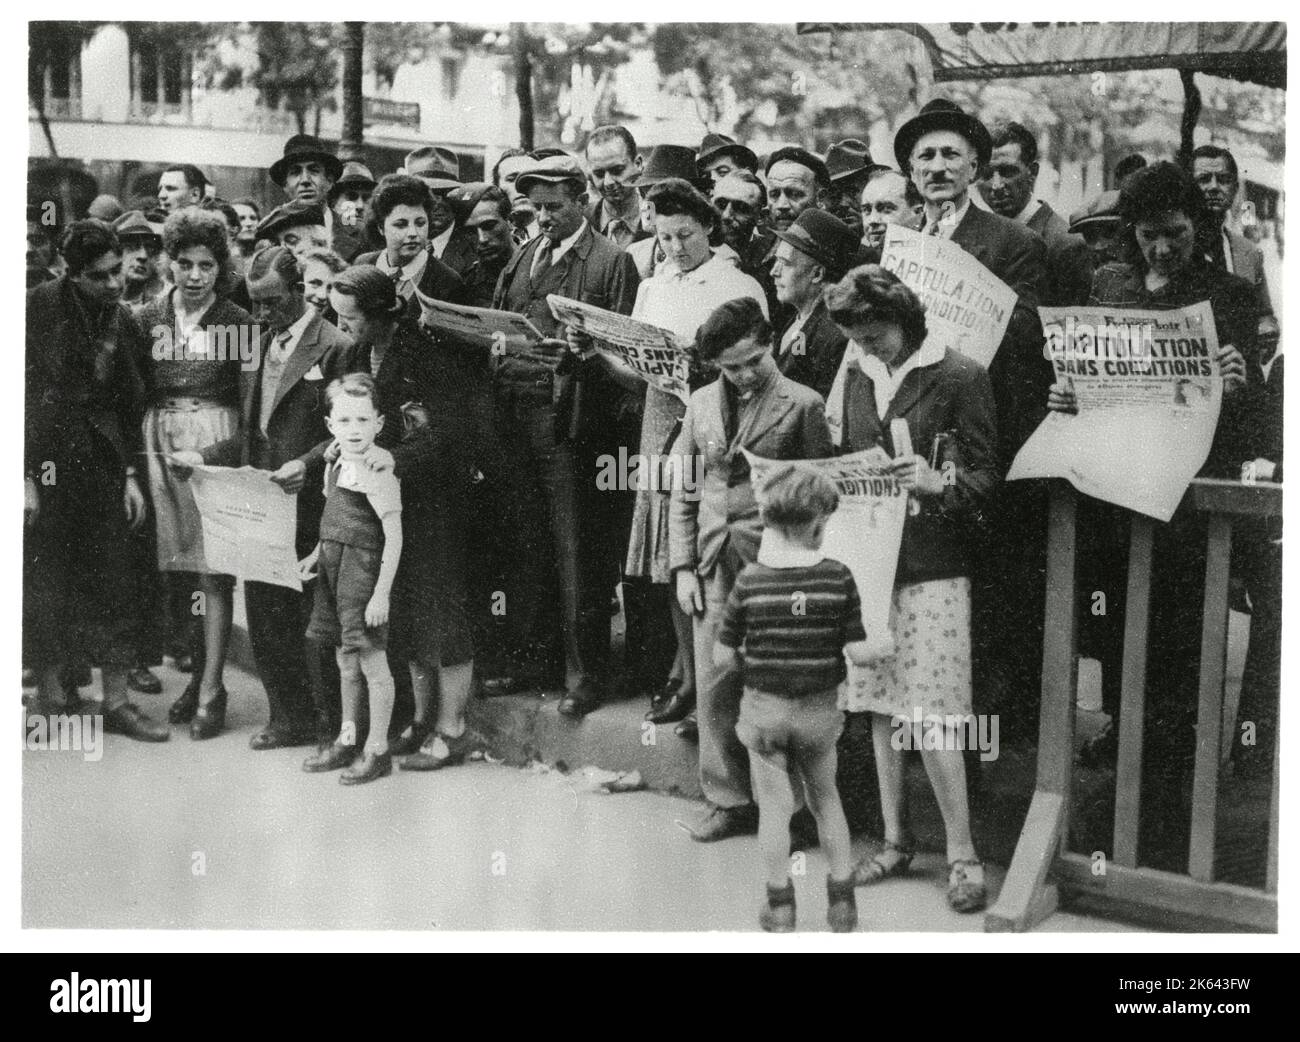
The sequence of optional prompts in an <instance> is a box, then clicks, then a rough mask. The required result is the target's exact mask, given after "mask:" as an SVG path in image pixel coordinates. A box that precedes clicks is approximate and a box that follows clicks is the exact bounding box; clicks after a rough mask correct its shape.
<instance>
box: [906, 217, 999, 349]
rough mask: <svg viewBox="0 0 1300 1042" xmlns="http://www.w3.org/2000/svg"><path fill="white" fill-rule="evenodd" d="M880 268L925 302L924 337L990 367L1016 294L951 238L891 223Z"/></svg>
mask: <svg viewBox="0 0 1300 1042" xmlns="http://www.w3.org/2000/svg"><path fill="white" fill-rule="evenodd" d="M880 266H881V267H882V268H884V269H885V270H886V271H892V272H893V273H894V274H895V275H897V276H898V278H899V280H900V281H902V283H903V284H904V285H905V286H907V287H908V288H909V289H911V290H912V292H913V293H915V294H916V295H917V296H918V297H920V298H921V303H922V304H924V305H925V324H926V328H927V329H928V330H929V334H928V335H927V337H926V340H927V341H929V340H932V339H936V338H937V339H938V340H939V341H940V342H941V343H942V344H943V345H944V346H945V347H951V348H952V349H953V350H954V351H957V352H958V353H959V354H963V355H966V356H967V357H968V358H973V359H975V361H977V362H979V364H980V365H982V366H984V368H986V369H987V368H988V366H989V363H990V362H992V361H993V356H994V355H995V354H997V350H998V345H999V344H1001V343H1002V337H1003V335H1004V334H1005V333H1006V331H1007V323H1008V322H1010V321H1011V312H1012V310H1013V309H1014V308H1015V306H1016V292H1015V290H1013V289H1012V288H1011V287H1010V286H1008V285H1007V284H1006V283H1005V282H1003V281H1002V280H1001V279H1000V278H998V277H997V276H996V275H994V274H993V272H991V271H989V269H988V268H986V267H984V265H983V264H981V263H980V262H979V261H977V260H976V259H975V258H974V257H973V256H972V255H971V254H969V253H967V252H966V251H965V250H963V249H962V248H961V247H960V246H958V245H957V243H955V242H953V241H952V240H950V239H941V238H939V237H938V236H937V235H922V234H921V233H920V232H917V231H913V230H912V229H911V228H904V227H902V226H901V225H897V224H893V225H890V226H889V228H888V230H887V231H886V232H885V244H884V247H883V248H882V252H881V257H880Z"/></svg>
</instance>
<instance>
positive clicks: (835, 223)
mask: <svg viewBox="0 0 1300 1042" xmlns="http://www.w3.org/2000/svg"><path fill="white" fill-rule="evenodd" d="M776 237H777V238H778V239H780V240H781V241H780V242H779V243H778V244H777V247H776V263H775V264H774V265H773V266H772V276H773V278H774V279H775V280H776V295H777V299H779V300H780V301H781V303H782V304H784V305H786V310H787V311H788V312H789V313H790V317H789V319H787V320H786V321H785V322H784V323H783V324H782V325H781V326H780V327H778V330H777V333H778V335H777V338H776V364H777V368H778V369H780V370H781V372H782V373H784V374H785V375H786V376H788V377H789V378H790V379H791V380H794V381H796V382H797V383H801V384H803V385H804V386H805V387H811V388H812V389H813V390H814V391H816V392H817V393H818V394H820V395H821V396H822V398H823V400H824V399H826V398H827V397H828V396H829V395H830V390H831V384H833V383H834V382H835V374H836V373H837V372H838V371H839V367H840V360H841V359H842V358H843V357H844V349H845V348H846V347H847V346H848V339H847V338H846V337H845V336H844V334H843V333H841V332H840V329H839V327H838V326H837V325H836V324H835V323H834V322H832V321H831V316H830V313H829V312H828V311H827V310H826V304H825V303H824V302H823V300H822V290H823V289H825V288H826V287H827V286H828V285H830V284H832V283H834V282H838V281H839V280H840V279H841V278H843V277H844V274H845V272H847V271H848V270H849V268H850V266H851V265H852V264H853V259H854V257H855V256H856V254H857V251H858V233H857V232H856V231H854V230H853V229H852V228H850V227H849V226H848V225H847V224H845V223H844V222H843V221H841V220H840V219H839V218H837V217H832V216H831V215H830V214H828V213H826V212H825V211H823V210H805V211H804V212H803V213H801V214H800V215H799V216H798V217H797V218H795V222H794V224H792V225H791V226H790V227H789V228H787V229H786V230H785V231H778V232H777V233H776Z"/></svg>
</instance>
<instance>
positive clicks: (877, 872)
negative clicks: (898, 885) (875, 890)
mask: <svg viewBox="0 0 1300 1042" xmlns="http://www.w3.org/2000/svg"><path fill="white" fill-rule="evenodd" d="M886 853H892V854H894V855H895V856H894V859H893V860H892V861H889V862H885V861H882V860H881V855H883V854H886ZM914 857H916V851H915V850H912V849H910V848H909V847H904V846H901V845H900V844H898V843H895V842H894V841H893V840H890V839H887V840H885V845H884V847H883V848H882V849H881V851H880V853H879V854H872V855H870V856H868V857H864V858H863V859H862V860H861V861H859V862H858V863H857V864H856V865H854V866H853V883H854V885H855V886H870V885H871V884H872V883H879V882H882V881H883V880H886V879H892V878H893V877H895V876H905V875H907V870H908V869H909V868H911V867H912V858H914Z"/></svg>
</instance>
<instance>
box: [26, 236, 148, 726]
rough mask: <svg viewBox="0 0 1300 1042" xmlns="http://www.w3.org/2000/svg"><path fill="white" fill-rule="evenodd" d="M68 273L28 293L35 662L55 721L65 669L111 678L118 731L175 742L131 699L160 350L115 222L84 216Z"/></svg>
mask: <svg viewBox="0 0 1300 1042" xmlns="http://www.w3.org/2000/svg"><path fill="white" fill-rule="evenodd" d="M63 256H64V257H65V259H66V260H67V263H68V273H67V275H66V276H64V277H63V278H60V279H55V280H52V281H49V282H45V283H43V284H41V285H39V286H37V287H36V288H35V289H33V290H32V291H31V292H30V293H29V294H28V295H27V370H26V405H25V424H26V438H25V446H24V477H25V481H24V483H23V484H24V504H23V515H24V522H25V531H24V540H23V657H24V661H25V663H26V664H29V665H30V666H31V667H32V669H34V670H35V671H36V673H37V684H38V692H37V694H38V700H37V703H36V704H35V705H34V706H33V707H32V708H33V709H34V710H36V711H39V712H43V713H69V712H70V713H78V712H80V711H81V710H80V708H79V707H78V706H76V705H65V704H64V691H63V685H62V683H61V681H60V669H61V667H63V666H64V665H65V664H68V663H70V662H72V661H74V660H75V659H77V658H82V659H84V660H86V661H89V662H91V663H92V664H95V665H99V666H101V667H102V670H103V688H104V708H103V715H104V729H105V730H106V731H109V732H112V733H117V734H127V735H130V736H131V737H132V738H137V739H141V740H144V741H151V742H160V741H165V740H166V739H167V736H168V730H167V726H166V725H165V724H159V723H155V722H154V721H152V720H150V719H149V718H148V717H147V716H145V715H144V714H143V713H142V712H140V710H139V709H137V708H136V707H135V706H134V705H132V704H131V703H130V702H129V701H127V684H126V675H127V670H128V669H129V668H130V667H131V665H132V660H133V651H134V649H133V648H132V647H131V640H130V631H131V628H132V618H131V610H130V609H131V607H132V605H131V604H130V603H129V601H130V597H131V572H130V567H129V563H128V558H127V534H128V526H131V527H135V526H138V525H140V524H143V523H145V520H146V519H145V499H144V493H143V491H142V489H141V487H140V483H139V477H138V476H137V466H138V463H139V455H138V454H139V451H140V413H141V411H142V404H143V393H142V387H141V383H140V376H139V373H138V371H137V368H136V360H137V356H138V353H139V352H141V351H143V350H147V344H146V343H144V342H143V337H142V334H141V331H140V328H139V326H138V325H137V324H136V322H135V321H134V320H133V319H132V317H131V314H130V312H129V311H128V309H127V308H126V306H125V305H123V304H121V303H120V298H121V295H122V290H123V288H124V283H123V280H122V247H121V244H120V243H119V242H118V239H117V236H116V235H114V234H113V232H112V230H111V229H110V228H109V227H108V225H106V224H104V223H103V222H100V221H77V222H76V223H74V224H73V225H71V227H70V228H69V229H68V233H67V236H66V237H65V239H64V242H63Z"/></svg>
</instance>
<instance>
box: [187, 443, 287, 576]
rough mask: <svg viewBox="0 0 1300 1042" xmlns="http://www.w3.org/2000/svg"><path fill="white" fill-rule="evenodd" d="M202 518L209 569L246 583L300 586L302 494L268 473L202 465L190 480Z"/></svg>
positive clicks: (204, 546) (204, 551)
mask: <svg viewBox="0 0 1300 1042" xmlns="http://www.w3.org/2000/svg"><path fill="white" fill-rule="evenodd" d="M190 487H191V488H192V489H193V490H194V501H195V502H196V503H197V504H198V507H199V516H200V517H201V518H202V520H203V553H204V557H205V558H206V559H207V563H208V567H209V568H211V569H213V570H214V571H217V572H221V573H223V574H225V575H234V576H237V577H238V578H240V579H243V580H245V581H248V580H252V581H254V582H263V583H272V584H274V585H276V586H287V587H289V588H290V589H291V590H301V589H302V582H301V581H300V580H299V578H298V554H297V550H296V547H295V545H294V536H295V534H296V532H297V526H298V497H297V496H293V495H287V494H286V493H285V492H284V490H283V489H282V488H280V486H279V485H276V484H274V483H273V482H272V481H271V476H270V473H269V472H268V471H265V470H255V469H254V468H252V467H239V468H237V469H236V468H234V467H208V466H197V467H195V468H194V473H193V475H192V476H191V478H190Z"/></svg>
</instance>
